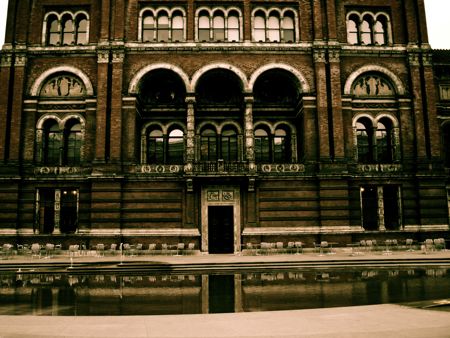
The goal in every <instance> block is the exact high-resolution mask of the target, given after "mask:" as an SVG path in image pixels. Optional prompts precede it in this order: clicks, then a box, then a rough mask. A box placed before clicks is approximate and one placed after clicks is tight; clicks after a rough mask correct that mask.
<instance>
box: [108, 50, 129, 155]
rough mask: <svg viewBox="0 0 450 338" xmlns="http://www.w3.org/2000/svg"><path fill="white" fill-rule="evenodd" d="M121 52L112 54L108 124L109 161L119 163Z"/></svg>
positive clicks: (116, 51)
mask: <svg viewBox="0 0 450 338" xmlns="http://www.w3.org/2000/svg"><path fill="white" fill-rule="evenodd" d="M124 58H125V53H124V51H123V50H114V51H113V52H112V60H111V62H112V75H111V77H112V79H111V80H112V81H111V123H110V147H111V154H110V159H111V161H112V162H119V161H120V160H121V155H122V139H123V130H122V124H123V123H122V82H123V80H122V79H123V60H124Z"/></svg>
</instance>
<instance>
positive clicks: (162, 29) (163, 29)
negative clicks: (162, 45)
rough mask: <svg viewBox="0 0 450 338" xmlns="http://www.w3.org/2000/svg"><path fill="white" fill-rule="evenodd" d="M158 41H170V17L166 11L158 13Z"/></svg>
mask: <svg viewBox="0 0 450 338" xmlns="http://www.w3.org/2000/svg"><path fill="white" fill-rule="evenodd" d="M158 41H159V42H167V41H169V17H168V15H167V14H166V13H164V12H163V13H160V14H159V15H158Z"/></svg>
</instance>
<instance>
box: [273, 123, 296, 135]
mask: <svg viewBox="0 0 450 338" xmlns="http://www.w3.org/2000/svg"><path fill="white" fill-rule="evenodd" d="M280 126H286V127H287V128H288V129H289V132H290V133H291V135H293V136H295V135H297V128H295V126H294V125H293V124H292V123H291V122H288V121H278V122H276V123H275V124H274V126H273V130H274V131H275V130H277V129H278V127H280Z"/></svg>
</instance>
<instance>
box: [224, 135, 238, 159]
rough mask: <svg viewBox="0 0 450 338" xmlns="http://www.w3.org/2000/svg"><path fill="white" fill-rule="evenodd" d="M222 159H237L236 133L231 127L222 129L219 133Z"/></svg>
mask: <svg viewBox="0 0 450 338" xmlns="http://www.w3.org/2000/svg"><path fill="white" fill-rule="evenodd" d="M221 141H222V159H224V160H225V161H237V159H238V154H237V134H236V132H235V131H234V130H233V129H228V130H224V131H223V132H222V135H221Z"/></svg>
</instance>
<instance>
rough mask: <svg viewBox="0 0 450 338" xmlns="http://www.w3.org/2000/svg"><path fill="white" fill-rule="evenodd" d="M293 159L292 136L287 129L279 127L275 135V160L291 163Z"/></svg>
mask: <svg viewBox="0 0 450 338" xmlns="http://www.w3.org/2000/svg"><path fill="white" fill-rule="evenodd" d="M290 161H291V146H290V137H289V135H288V133H287V132H286V130H284V129H277V130H275V135H274V137H273V162H275V163H289V162H290Z"/></svg>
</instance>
